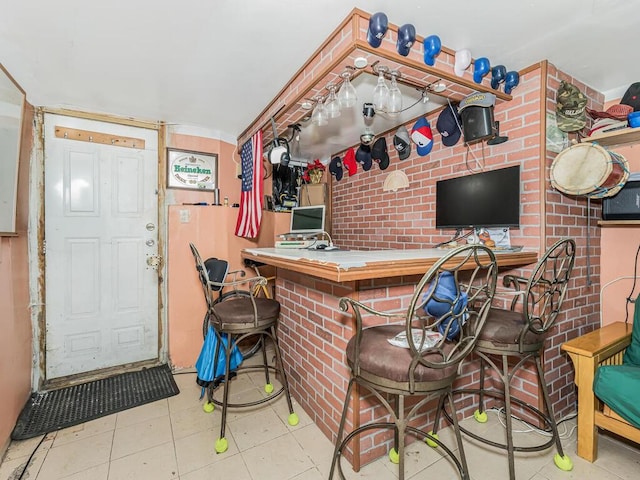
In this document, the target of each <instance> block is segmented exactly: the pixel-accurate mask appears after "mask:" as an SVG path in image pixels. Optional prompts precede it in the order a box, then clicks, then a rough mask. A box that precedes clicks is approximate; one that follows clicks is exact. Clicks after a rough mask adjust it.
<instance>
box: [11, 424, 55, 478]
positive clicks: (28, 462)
mask: <svg viewBox="0 0 640 480" xmlns="http://www.w3.org/2000/svg"><path fill="white" fill-rule="evenodd" d="M48 434H49V432H47V433H45V434H44V435H42V438H41V439H40V441H39V442H38V445H36V448H34V449H33V452H31V455H29V459H28V460H27V463H25V465H24V468H23V469H22V472H21V473H20V476H19V477H18V479H17V480H22V477H24V474H25V472H26V471H27V467H28V466H29V464H30V463H31V460H33V456H34V455H35V454H36V452H37V451H38V449H39V448H40V445H42V442H44V439H45V438H47V435H48Z"/></svg>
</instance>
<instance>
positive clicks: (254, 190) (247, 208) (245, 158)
mask: <svg viewBox="0 0 640 480" xmlns="http://www.w3.org/2000/svg"><path fill="white" fill-rule="evenodd" d="M240 159H241V161H242V194H241V196H240V211H239V212H238V221H237V223H236V235H237V236H238V237H246V238H255V237H257V236H258V232H260V222H261V220H262V202H263V200H262V194H263V191H264V186H263V177H264V175H263V173H264V172H263V166H262V131H260V130H258V132H257V133H256V134H255V135H254V136H253V137H251V139H250V140H247V141H246V142H245V143H244V145H242V148H241V149H240Z"/></svg>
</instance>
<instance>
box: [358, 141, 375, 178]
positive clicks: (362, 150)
mask: <svg viewBox="0 0 640 480" xmlns="http://www.w3.org/2000/svg"><path fill="white" fill-rule="evenodd" d="M356 162H358V163H359V164H361V165H362V169H363V170H364V171H365V172H366V171H368V170H371V165H373V161H372V160H371V147H370V146H369V145H364V144H361V145H360V146H359V147H358V150H356Z"/></svg>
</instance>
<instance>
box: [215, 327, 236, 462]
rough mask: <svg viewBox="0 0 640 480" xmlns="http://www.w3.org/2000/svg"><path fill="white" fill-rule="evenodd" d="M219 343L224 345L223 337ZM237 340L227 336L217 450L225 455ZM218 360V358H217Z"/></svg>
mask: <svg viewBox="0 0 640 480" xmlns="http://www.w3.org/2000/svg"><path fill="white" fill-rule="evenodd" d="M218 340H219V343H222V337H221V336H220V337H219V339H218ZM235 343H236V341H235V338H233V336H232V335H231V334H229V335H228V336H227V342H226V346H225V367H224V385H223V386H222V387H223V388H224V391H223V393H222V419H221V424H220V437H219V438H218V440H216V444H215V450H216V453H224V452H226V451H227V449H228V448H229V443H228V441H227V439H226V438H225V433H226V428H227V408H228V405H229V387H230V386H231V385H229V378H230V374H231V350H232V348H233V346H234V345H235ZM216 358H217V356H216Z"/></svg>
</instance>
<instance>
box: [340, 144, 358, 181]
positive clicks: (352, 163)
mask: <svg viewBox="0 0 640 480" xmlns="http://www.w3.org/2000/svg"><path fill="white" fill-rule="evenodd" d="M342 163H343V165H344V166H345V167H347V171H348V172H349V176H350V177H353V176H354V175H355V174H356V173H358V164H357V163H356V155H355V152H354V151H353V148H350V149H349V150H347V153H345V154H344V159H343V160H342Z"/></svg>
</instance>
